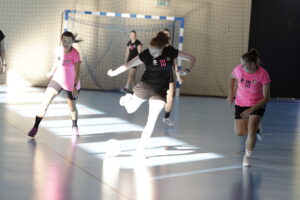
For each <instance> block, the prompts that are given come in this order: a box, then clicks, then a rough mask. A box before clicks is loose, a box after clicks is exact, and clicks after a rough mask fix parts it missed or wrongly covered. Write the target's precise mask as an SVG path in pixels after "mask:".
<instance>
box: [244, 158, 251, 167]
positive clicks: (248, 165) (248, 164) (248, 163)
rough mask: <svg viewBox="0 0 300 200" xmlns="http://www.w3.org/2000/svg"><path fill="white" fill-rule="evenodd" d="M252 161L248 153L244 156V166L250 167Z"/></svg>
mask: <svg viewBox="0 0 300 200" xmlns="http://www.w3.org/2000/svg"><path fill="white" fill-rule="evenodd" d="M250 166H251V163H250V157H247V156H246V155H245V156H244V158H243V167H250Z"/></svg>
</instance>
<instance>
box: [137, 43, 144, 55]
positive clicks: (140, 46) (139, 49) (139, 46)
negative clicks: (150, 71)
mask: <svg viewBox="0 0 300 200" xmlns="http://www.w3.org/2000/svg"><path fill="white" fill-rule="evenodd" d="M142 50H143V45H142V44H140V45H138V46H137V51H138V53H139V54H140V53H141V52H142Z"/></svg>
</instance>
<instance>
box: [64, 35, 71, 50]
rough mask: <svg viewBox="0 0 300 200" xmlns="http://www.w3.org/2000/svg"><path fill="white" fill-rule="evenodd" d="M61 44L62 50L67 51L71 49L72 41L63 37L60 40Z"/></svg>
mask: <svg viewBox="0 0 300 200" xmlns="http://www.w3.org/2000/svg"><path fill="white" fill-rule="evenodd" d="M61 43H62V46H63V47H64V49H66V50H69V49H71V47H72V44H73V39H72V37H67V36H63V37H62V39H61Z"/></svg>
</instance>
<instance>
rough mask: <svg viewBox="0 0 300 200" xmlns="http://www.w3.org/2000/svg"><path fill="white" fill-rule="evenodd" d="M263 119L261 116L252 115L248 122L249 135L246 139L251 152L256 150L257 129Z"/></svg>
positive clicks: (247, 147)
mask: <svg viewBox="0 0 300 200" xmlns="http://www.w3.org/2000/svg"><path fill="white" fill-rule="evenodd" d="M260 121H261V116H259V115H250V116H249V123H248V137H247V141H246V149H247V150H248V151H250V152H252V151H253V150H254V147H255V144H256V131H257V129H258V126H259V123H260Z"/></svg>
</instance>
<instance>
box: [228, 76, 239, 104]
mask: <svg viewBox="0 0 300 200" xmlns="http://www.w3.org/2000/svg"><path fill="white" fill-rule="evenodd" d="M236 80H237V79H236V77H235V76H234V75H233V74H230V76H229V79H228V97H227V101H228V103H229V106H231V104H232V103H233V100H234V96H235V89H234V85H235V82H236Z"/></svg>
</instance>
